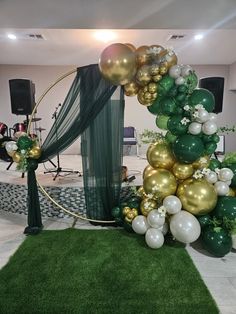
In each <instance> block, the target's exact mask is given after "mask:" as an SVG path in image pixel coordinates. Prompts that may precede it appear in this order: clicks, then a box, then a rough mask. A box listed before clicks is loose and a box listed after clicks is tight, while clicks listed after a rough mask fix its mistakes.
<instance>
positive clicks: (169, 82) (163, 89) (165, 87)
mask: <svg viewBox="0 0 236 314" xmlns="http://www.w3.org/2000/svg"><path fill="white" fill-rule="evenodd" d="M174 86H175V79H173V78H172V77H170V76H169V75H165V76H163V77H162V79H161V80H160V82H159V85H158V94H159V95H161V96H164V95H167V94H168V93H169V91H170V90H171V88H172V87H174Z"/></svg>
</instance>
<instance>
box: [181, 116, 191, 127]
mask: <svg viewBox="0 0 236 314" xmlns="http://www.w3.org/2000/svg"><path fill="white" fill-rule="evenodd" d="M189 122H190V120H189V119H188V118H186V117H184V118H183V119H182V120H181V121H180V123H181V124H183V125H187V124H188V123H189Z"/></svg>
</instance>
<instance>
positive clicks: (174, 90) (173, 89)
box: [168, 85, 178, 97]
mask: <svg viewBox="0 0 236 314" xmlns="http://www.w3.org/2000/svg"><path fill="white" fill-rule="evenodd" d="M177 94H178V87H177V86H176V85H175V86H173V87H171V89H170V90H169V92H168V96H170V97H175V96H176V95H177Z"/></svg>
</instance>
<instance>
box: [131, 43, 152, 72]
mask: <svg viewBox="0 0 236 314" xmlns="http://www.w3.org/2000/svg"><path fill="white" fill-rule="evenodd" d="M148 49H149V47H148V46H140V47H139V48H138V49H136V52H135V54H136V62H137V64H138V66H139V67H140V66H142V65H145V64H148V63H149V62H150V55H149V54H148V53H147V51H148Z"/></svg>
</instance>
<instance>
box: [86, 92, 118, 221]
mask: <svg viewBox="0 0 236 314" xmlns="http://www.w3.org/2000/svg"><path fill="white" fill-rule="evenodd" d="M120 93H121V94H120V95H118V99H117V100H116V99H110V100H109V101H108V102H107V104H106V106H104V108H103V109H102V110H101V111H100V113H99V114H98V115H97V117H96V118H95V119H94V120H93V121H92V122H91V123H90V125H89V127H88V128H87V129H86V130H85V132H84V133H83V135H82V139H81V148H82V159H83V173H84V189H85V199H86V206H87V216H88V217H89V218H93V219H99V220H108V219H112V216H111V209H112V208H113V207H114V206H116V205H117V204H118V203H119V196H120V187H121V184H120V182H121V165H122V158H123V127H124V95H123V90H120Z"/></svg>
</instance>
